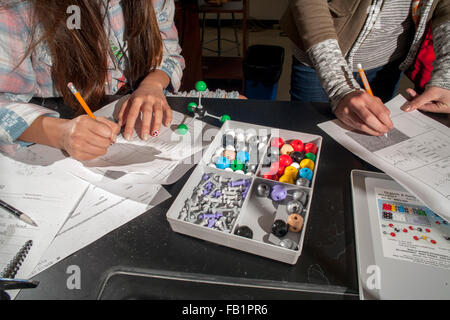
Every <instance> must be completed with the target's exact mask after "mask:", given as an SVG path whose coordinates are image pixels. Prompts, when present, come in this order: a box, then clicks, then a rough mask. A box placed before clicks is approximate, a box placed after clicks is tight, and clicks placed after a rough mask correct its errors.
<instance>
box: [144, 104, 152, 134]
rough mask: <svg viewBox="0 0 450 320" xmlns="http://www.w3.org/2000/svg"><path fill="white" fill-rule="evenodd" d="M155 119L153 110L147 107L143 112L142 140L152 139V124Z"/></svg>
mask: <svg viewBox="0 0 450 320" xmlns="http://www.w3.org/2000/svg"><path fill="white" fill-rule="evenodd" d="M152 119H153V108H152V107H147V108H146V109H145V110H144V111H143V112H142V129H141V139H142V140H144V141H147V140H148V139H149V138H150V123H151V122H152Z"/></svg>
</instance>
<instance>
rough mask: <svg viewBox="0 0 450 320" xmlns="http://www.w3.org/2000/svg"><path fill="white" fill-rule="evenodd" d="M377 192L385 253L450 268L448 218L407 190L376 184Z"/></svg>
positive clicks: (404, 259) (406, 259) (407, 259)
mask: <svg viewBox="0 0 450 320" xmlns="http://www.w3.org/2000/svg"><path fill="white" fill-rule="evenodd" d="M367 183H369V184H370V183H371V180H370V179H368V182H367ZM375 194H376V195H375V199H376V205H377V209H378V212H377V213H378V221H379V225H380V229H379V230H380V231H381V233H382V234H381V239H382V242H383V243H382V248H383V254H384V256H385V257H387V258H392V259H398V260H402V261H408V262H412V263H420V264H424V265H428V266H432V267H437V268H443V269H447V270H450V228H449V224H448V222H447V221H445V220H443V219H441V218H440V217H439V216H438V215H436V214H435V213H434V212H433V211H431V210H430V209H429V208H427V207H426V206H424V205H423V204H422V203H421V202H420V201H419V200H418V199H417V198H416V197H414V196H413V195H411V194H409V193H408V192H402V191H399V190H394V189H386V188H375Z"/></svg>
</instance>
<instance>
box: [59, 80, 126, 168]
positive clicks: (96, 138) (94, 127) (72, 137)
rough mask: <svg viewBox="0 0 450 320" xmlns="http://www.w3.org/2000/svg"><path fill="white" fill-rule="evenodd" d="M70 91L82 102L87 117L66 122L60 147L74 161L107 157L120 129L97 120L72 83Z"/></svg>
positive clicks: (105, 121)
mask: <svg viewBox="0 0 450 320" xmlns="http://www.w3.org/2000/svg"><path fill="white" fill-rule="evenodd" d="M68 87H69V89H70V90H71V91H72V93H73V94H74V95H75V97H76V98H77V100H78V101H79V102H80V104H81V106H82V107H83V109H84V110H85V111H86V113H87V115H82V116H79V117H77V118H75V119H73V120H68V121H66V122H64V124H63V125H62V126H63V128H62V129H63V130H62V132H63V134H62V136H61V138H60V146H61V148H62V149H64V150H66V152H67V153H69V154H70V155H71V156H72V157H73V158H74V159H77V160H80V161H85V160H92V159H95V158H98V157H100V156H102V155H105V154H106V152H107V151H108V148H109V147H110V146H111V144H112V143H114V142H115V139H116V137H117V134H118V133H119V131H120V127H119V125H118V124H117V123H115V122H112V121H109V120H108V119H106V118H103V117H98V118H96V117H95V116H94V114H93V113H92V111H91V109H90V108H89V106H88V105H87V103H86V102H85V101H84V99H83V98H82V96H81V94H80V93H79V92H78V91H77V90H76V88H75V86H74V85H73V84H72V83H69V84H68Z"/></svg>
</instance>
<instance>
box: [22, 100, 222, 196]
mask: <svg viewBox="0 0 450 320" xmlns="http://www.w3.org/2000/svg"><path fill="white" fill-rule="evenodd" d="M122 101H123V99H121V100H118V101H115V102H113V103H111V104H109V105H107V106H105V107H104V108H102V109H101V110H99V111H97V112H96V113H95V115H96V116H104V117H106V118H110V119H111V118H113V117H114V114H116V113H117V110H119V109H120V105H121V102H122ZM181 123H184V124H186V125H187V126H188V128H189V133H188V134H186V135H184V136H182V135H179V134H178V133H177V132H176V128H178V125H179V124H181ZM217 132H218V129H217V128H215V127H213V126H210V125H207V124H206V123H204V122H202V121H199V120H194V119H193V118H190V117H187V116H185V115H184V114H182V113H179V112H176V111H174V112H173V122H172V125H171V127H170V128H165V127H163V128H162V129H161V133H160V135H159V136H158V137H152V138H150V139H149V140H148V141H142V140H141V139H139V138H138V136H137V134H136V132H134V138H133V139H132V140H131V141H126V140H125V139H124V138H123V137H122V136H120V135H119V137H118V138H117V141H116V143H115V144H113V145H112V146H111V147H110V148H109V149H108V153H107V154H106V155H105V156H103V157H99V158H98V159H95V160H91V161H84V162H80V161H77V160H74V159H72V158H71V157H69V156H68V155H67V154H65V153H64V152H63V151H61V150H58V149H55V148H50V147H47V146H43V145H33V146H31V147H29V148H26V149H25V150H21V151H20V152H18V153H17V154H16V155H15V156H14V159H15V160H17V161H18V162H22V163H27V164H32V165H36V164H38V165H40V166H42V167H44V168H45V167H47V166H49V167H51V168H52V169H57V170H60V171H63V172H69V173H71V174H73V175H75V176H77V177H79V178H81V179H83V180H85V181H87V182H89V183H91V184H94V185H97V186H102V185H104V184H107V183H109V182H113V181H116V183H122V182H119V181H117V179H119V178H123V181H124V182H123V183H125V184H128V183H145V184H147V183H149V182H151V183H154V184H172V183H175V182H176V181H177V180H178V179H180V178H181V177H182V176H183V175H184V174H185V173H186V172H187V171H188V170H189V169H190V168H192V167H193V166H194V165H195V164H196V163H198V162H199V161H200V159H201V151H202V150H203V149H204V148H205V147H206V146H207V144H208V143H210V142H211V141H212V140H213V139H214V137H215V135H216V134H217ZM127 174H130V176H128V177H125V176H126V175H127ZM138 181H141V182H138ZM117 195H119V196H122V197H126V195H125V194H120V193H118V194H117Z"/></svg>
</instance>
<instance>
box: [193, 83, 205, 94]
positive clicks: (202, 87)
mask: <svg viewBox="0 0 450 320" xmlns="http://www.w3.org/2000/svg"><path fill="white" fill-rule="evenodd" d="M206 88H207V86H206V83H205V82H204V81H199V82H197V83H196V84H195V90H197V91H198V92H204V91H206Z"/></svg>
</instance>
